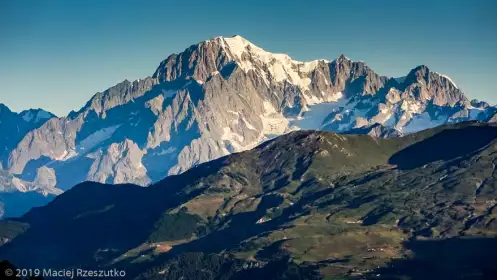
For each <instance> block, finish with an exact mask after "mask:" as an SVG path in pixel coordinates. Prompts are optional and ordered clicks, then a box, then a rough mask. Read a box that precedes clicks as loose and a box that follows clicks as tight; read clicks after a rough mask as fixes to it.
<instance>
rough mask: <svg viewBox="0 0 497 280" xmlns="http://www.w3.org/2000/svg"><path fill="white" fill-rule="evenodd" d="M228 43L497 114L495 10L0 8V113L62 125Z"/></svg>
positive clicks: (96, 4) (326, 4)
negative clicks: (461, 95)
mask: <svg viewBox="0 0 497 280" xmlns="http://www.w3.org/2000/svg"><path fill="white" fill-rule="evenodd" d="M311 2H312V4H311ZM234 34H240V35H241V36H243V37H245V38H247V39H248V40H250V41H252V42H253V43H254V44H256V45H259V46H261V47H262V48H264V49H266V50H269V51H272V52H279V53H288V54H289V55H290V56H292V57H293V58H294V59H297V60H313V59H320V58H324V59H328V60H332V59H334V58H336V57H338V56H339V55H340V54H341V53H344V54H345V55H346V56H348V57H349V58H351V59H353V60H363V61H365V62H366V63H367V64H368V65H369V66H370V67H372V68H373V69H374V70H375V71H376V72H377V73H379V74H381V75H386V76H403V75H405V74H407V72H408V71H409V70H410V69H412V68H414V67H415V66H417V65H420V64H425V65H428V66H429V67H430V68H431V69H432V70H434V71H437V72H441V73H444V74H447V75H448V76H450V77H451V78H453V80H454V81H455V82H456V83H457V84H458V85H459V86H460V88H461V89H462V90H463V91H464V92H465V93H466V95H467V96H468V97H469V98H478V99H483V100H487V101H489V102H490V103H492V104H495V103H497V91H496V90H495V84H496V82H497V1H495V0H466V1H461V0H451V1H448V0H439V1H436V0H417V1H393V0H391V1H387V0H377V1H372V0H347V1H345V0H341V1H328V0H326V1H300V0H298V1H297V0H296V1H291V0H285V1H279V0H264V1H260V0H250V1H247V0H242V1H236V0H226V1H217V0H209V1H183V0H181V1H180V0H170V1H146V0H145V1H144V0H141V1H138V0H136V1H131V0H85V1H51V0H46V1H37V0H33V1H24V0H0V103H5V104H6V105H7V106H9V107H10V108H11V109H13V110H16V111H20V110H22V109H26V108H31V107H34V108H38V107H41V108H44V109H47V110H50V111H52V112H54V113H55V114H57V115H59V116H62V115H66V114H67V113H68V112H69V111H70V110H72V109H79V108H80V107H82V106H83V105H84V104H85V102H86V101H87V100H88V99H89V98H90V97H91V96H92V95H93V94H95V93H96V92H98V91H103V90H105V89H106V88H108V87H110V86H112V85H114V84H116V83H118V82H120V81H122V80H124V79H128V80H135V79H138V78H143V77H146V76H149V75H152V74H153V72H154V70H155V68H156V67H157V65H158V64H159V62H160V61H161V60H163V59H164V58H166V57H167V56H168V55H169V54H171V53H173V52H180V51H182V50H184V49H185V48H186V47H188V46H190V45H192V44H194V43H197V42H199V41H203V40H206V39H210V38H212V37H215V36H231V35H234Z"/></svg>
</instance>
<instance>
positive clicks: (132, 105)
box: [0, 35, 497, 190]
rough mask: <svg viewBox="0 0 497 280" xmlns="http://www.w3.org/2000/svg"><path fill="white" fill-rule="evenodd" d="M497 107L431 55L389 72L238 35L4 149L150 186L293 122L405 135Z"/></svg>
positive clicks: (75, 176) (41, 162)
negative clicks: (431, 63) (477, 98)
mask: <svg viewBox="0 0 497 280" xmlns="http://www.w3.org/2000/svg"><path fill="white" fill-rule="evenodd" d="M495 112H497V109H496V108H495V107H491V106H488V104H486V103H484V102H483V103H477V102H470V101H469V100H468V99H467V98H466V97H465V96H464V94H463V93H462V91H461V90H460V89H459V88H458V87H457V86H456V85H455V83H453V82H452V81H451V80H450V79H449V78H448V77H446V76H444V75H441V74H438V73H436V72H433V71H431V70H430V69H428V67H426V66H419V67H416V68H414V69H413V70H412V71H410V73H408V74H407V76H406V77H405V78H396V79H394V78H389V77H385V76H380V75H378V74H377V73H375V72H374V71H373V70H372V69H371V68H370V67H368V66H367V65H366V64H365V63H364V62H355V61H352V60H350V59H348V58H346V57H345V56H344V55H341V56H340V57H338V58H337V59H335V60H333V61H326V60H315V61H310V62H300V61H296V60H293V59H292V58H291V57H289V56H288V55H286V54H274V53H271V52H268V51H265V50H264V49H262V48H260V47H258V46H256V45H254V44H252V43H251V42H249V41H248V40H246V39H245V38H243V37H241V36H238V35H236V36H233V37H215V38H213V39H211V40H207V41H203V42H200V43H198V44H196V45H192V46H190V47H188V48H187V49H185V50H184V51H183V52H181V53H179V54H172V55H170V56H169V57H167V58H166V59H165V60H164V61H162V62H161V63H160V64H159V66H158V67H157V69H156V70H155V72H154V74H153V75H152V76H151V77H146V78H144V79H139V80H136V81H133V82H130V81H127V80H126V81H124V82H122V83H119V84H117V85H116V86H114V87H112V88H109V89H107V90H105V91H104V92H100V93H97V94H95V95H94V96H93V97H92V98H91V99H90V100H89V101H88V102H87V104H86V105H85V106H84V107H82V108H81V109H80V110H79V111H78V112H72V113H71V114H70V115H69V116H67V117H62V118H50V119H49V120H48V121H46V122H44V123H43V124H42V125H41V126H40V127H37V128H34V129H32V130H30V131H29V132H27V133H26V134H25V135H24V136H23V137H22V139H21V140H20V141H18V143H16V144H15V145H14V146H9V148H7V150H6V153H7V156H5V157H4V158H3V160H2V161H3V166H4V169H6V170H8V171H9V172H10V173H12V174H15V175H16V176H18V177H21V178H31V179H34V177H35V174H37V170H38V169H39V168H40V167H47V168H50V169H53V170H54V172H53V177H55V178H52V179H53V180H55V181H56V185H57V187H58V188H61V189H63V190H65V189H68V188H70V187H72V186H74V185H75V184H77V183H79V182H82V181H86V180H89V181H97V182H104V183H116V184H119V183H135V184H138V185H142V186H146V185H148V184H150V183H152V182H156V181H158V180H160V179H162V178H164V177H165V176H167V175H171V174H178V173H182V172H184V171H186V170H188V169H189V168H191V167H192V166H196V165H198V164H200V163H203V162H206V161H209V160H212V159H216V158H219V157H222V156H225V155H228V154H230V153H233V152H240V151H243V150H247V149H251V148H253V147H255V146H257V145H258V144H260V143H262V142H264V141H266V140H268V139H271V138H273V137H275V136H278V135H282V134H285V133H288V132H291V131H294V130H309V129H317V130H328V131H334V132H350V131H355V132H356V133H368V134H373V135H377V136H400V135H403V134H409V133H412V132H416V131H419V130H422V129H426V128H430V127H435V126H438V125H441V124H445V123H452V122H460V121H466V120H482V121H486V120H487V119H489V118H490V117H491V116H492V115H494V114H495ZM0 144H2V145H3V143H0Z"/></svg>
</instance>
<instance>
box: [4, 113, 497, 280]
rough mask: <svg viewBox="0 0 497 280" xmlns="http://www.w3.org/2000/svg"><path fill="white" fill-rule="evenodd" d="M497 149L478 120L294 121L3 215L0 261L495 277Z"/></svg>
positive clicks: (206, 275) (180, 271)
mask: <svg viewBox="0 0 497 280" xmlns="http://www.w3.org/2000/svg"><path fill="white" fill-rule="evenodd" d="M496 157H497V126H496V125H495V124H485V123H480V122H465V123H459V124H449V125H443V126H440V127H437V128H433V129H429V130H424V131H422V132H417V133H414V134H410V135H408V136H404V137H394V138H389V139H382V138H377V137H373V136H369V135H344V134H335V133H331V132H323V131H295V132H291V133H289V134H286V135H284V136H279V137H277V138H276V139H273V140H270V141H266V142H265V143H263V144H262V145H259V146H258V147H256V148H255V149H252V150H250V151H245V152H241V153H236V154H232V155H229V156H226V157H222V158H220V159H217V160H213V161H210V162H207V163H204V164H200V165H198V166H196V167H193V168H191V169H189V170H188V171H186V172H184V173H182V174H180V175H175V176H169V177H167V178H165V179H163V180H161V181H159V182H157V183H155V184H153V185H151V186H150V187H148V188H143V187H140V186H138V185H131V184H123V185H108V184H101V183H95V182H85V183H82V184H79V185H77V186H75V187H74V188H72V189H70V190H68V191H67V192H65V193H63V194H61V195H60V196H58V197H57V198H56V199H55V200H54V201H52V202H51V203H50V204H48V205H46V206H44V207H39V208H35V209H32V210H31V211H30V212H29V213H27V214H26V215H24V216H23V217H22V218H18V219H10V220H4V221H0V237H1V238H0V240H1V241H2V242H1V243H3V246H1V245H0V259H7V260H9V261H10V262H11V263H13V264H15V265H17V266H18V267H21V268H22V267H50V268H52V269H66V270H71V269H76V268H82V269H91V270H104V271H107V270H109V269H118V270H124V271H125V272H126V279H172V280H174V279H178V280H179V279H199V280H200V279H357V280H358V279H399V280H400V279H493V278H492V277H495V273H496V272H497V271H496V269H495V260H496V259H497V242H496V241H497V239H496V237H497V200H496V199H497V187H496V186H497V181H496V178H497V177H496V176H495V172H496V170H495V163H496V161H497V158H496ZM323 277H328V278H323Z"/></svg>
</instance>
